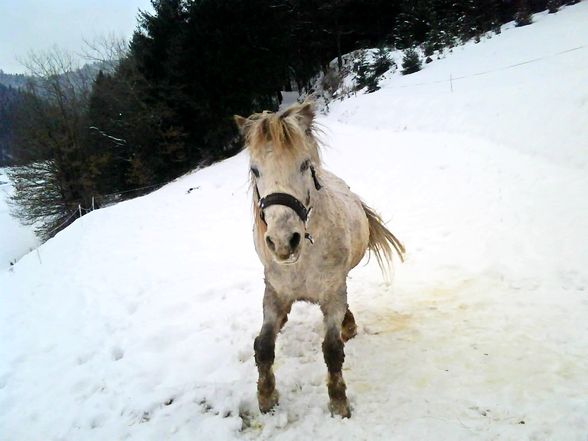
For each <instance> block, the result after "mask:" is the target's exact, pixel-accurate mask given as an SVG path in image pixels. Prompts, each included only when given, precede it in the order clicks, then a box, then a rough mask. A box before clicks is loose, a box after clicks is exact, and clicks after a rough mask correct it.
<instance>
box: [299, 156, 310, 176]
mask: <svg viewBox="0 0 588 441" xmlns="http://www.w3.org/2000/svg"><path fill="white" fill-rule="evenodd" d="M308 167H310V161H309V160H308V159H307V160H306V161H304V162H303V163H302V164H300V173H304V172H305V171H306V170H308Z"/></svg>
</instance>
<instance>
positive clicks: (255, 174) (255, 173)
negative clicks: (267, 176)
mask: <svg viewBox="0 0 588 441" xmlns="http://www.w3.org/2000/svg"><path fill="white" fill-rule="evenodd" d="M251 173H253V175H254V176H255V177H256V178H259V170H258V169H257V167H251Z"/></svg>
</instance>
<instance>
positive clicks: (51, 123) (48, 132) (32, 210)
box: [9, 48, 100, 239]
mask: <svg viewBox="0 0 588 441" xmlns="http://www.w3.org/2000/svg"><path fill="white" fill-rule="evenodd" d="M24 64H25V66H26V67H27V69H28V71H29V74H30V75H31V77H32V79H31V80H30V81H29V83H28V85H27V87H26V92H25V99H24V102H23V104H22V105H21V106H20V109H19V112H18V115H17V124H16V143H18V145H19V146H18V149H17V150H18V151H19V152H20V154H19V156H18V157H17V158H16V159H17V163H18V164H19V166H18V167H15V168H13V169H12V170H11V171H10V172H9V177H10V179H11V180H12V182H13V184H14V188H15V193H14V196H13V197H12V204H13V213H14V214H15V215H16V216H17V217H19V219H20V220H21V221H22V222H23V223H25V224H32V225H35V227H36V232H37V234H38V235H39V236H40V237H41V238H42V239H48V238H49V237H51V236H53V235H54V234H55V233H57V232H58V231H59V230H61V229H62V228H65V226H67V225H68V224H69V223H71V222H73V220H74V219H75V216H73V213H75V212H76V211H77V212H78V213H79V207H84V208H89V207H90V206H91V200H92V194H93V188H92V187H93V177H94V174H95V173H96V170H97V167H96V164H97V163H98V162H99V161H100V155H99V154H98V155H97V154H95V152H89V151H88V150H87V149H86V148H85V137H86V136H87V135H86V134H87V127H88V123H87V108H88V100H89V96H90V91H91V87H92V81H93V77H92V75H91V74H90V73H89V72H87V70H84V69H81V66H80V65H79V63H78V62H77V61H76V60H75V59H74V57H73V56H72V55H71V54H69V53H67V52H64V51H61V50H59V49H57V48H55V49H52V50H51V51H49V52H44V53H31V54H30V55H29V57H28V59H27V60H26V61H25V63H24Z"/></svg>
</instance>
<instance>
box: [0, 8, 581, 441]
mask: <svg viewBox="0 0 588 441" xmlns="http://www.w3.org/2000/svg"><path fill="white" fill-rule="evenodd" d="M587 14H588V3H586V2H582V3H580V4H578V5H576V6H573V7H567V8H564V9H562V10H561V11H560V12H558V13H557V14H555V15H546V14H540V15H537V16H535V21H536V22H535V23H534V24H533V25H531V26H528V27H525V28H521V29H510V30H505V31H503V33H502V34H501V35H499V36H496V37H494V38H492V39H490V40H483V41H482V42H481V43H479V44H473V43H472V44H468V45H466V46H464V47H463V48H457V49H455V50H454V53H453V54H451V55H448V56H447V57H446V58H445V59H442V60H439V61H435V62H434V63H432V64H430V65H427V66H426V68H425V69H424V70H423V71H421V72H419V73H416V74H413V75H410V76H406V77H400V76H392V77H390V79H389V80H386V83H385V84H383V89H382V90H381V91H378V92H376V93H373V94H370V95H359V96H357V97H355V98H351V99H349V100H346V101H343V102H338V103H333V104H331V106H330V109H331V112H330V114H329V115H327V116H325V117H321V119H320V123H321V124H322V125H323V127H324V128H325V132H326V134H325V138H326V140H327V142H328V147H327V148H326V149H325V151H324V159H325V162H326V165H327V167H328V168H329V169H330V170H332V171H334V172H335V173H337V174H338V175H339V176H341V177H343V178H344V179H346V180H347V182H348V183H349V184H350V185H351V187H352V189H353V190H354V191H356V192H357V193H358V194H360V195H362V197H363V198H364V199H365V200H366V201H367V202H368V203H369V204H370V205H372V206H374V207H376V208H377V209H378V210H379V211H380V212H381V213H382V214H383V215H384V217H385V218H386V219H387V220H388V226H389V227H390V229H391V230H392V231H393V232H394V233H395V234H397V235H398V237H400V238H401V239H402V240H403V241H404V243H405V245H406V247H407V250H408V252H409V259H408V261H407V262H406V263H405V264H402V265H401V264H399V263H397V264H396V265H395V274H394V280H393V283H392V284H388V283H385V282H384V281H383V278H382V276H381V274H380V272H379V269H378V267H377V265H376V263H375V261H373V260H372V261H370V262H369V263H367V264H361V265H360V266H359V267H358V268H356V269H355V270H354V271H352V273H351V277H350V278H349V293H350V294H349V296H350V306H351V309H352V311H353V312H354V314H355V316H356V320H357V322H358V326H359V334H358V335H357V337H356V338H355V339H353V340H351V341H350V342H348V344H347V345H346V359H345V366H344V376H345V379H346V381H347V385H348V394H349V397H350V400H351V404H352V412H353V415H352V417H351V418H350V419H348V420H342V419H340V418H331V417H330V415H329V412H328V410H327V401H328V398H327V392H326V386H325V377H326V367H325V366H324V362H323V360H322V353H321V350H320V346H321V345H320V343H321V339H322V322H321V314H320V311H319V310H318V308H317V307H316V306H313V305H308V304H297V305H295V307H294V308H293V311H292V313H291V314H290V320H289V321H288V323H287V324H286V326H285V327H284V329H283V331H282V333H281V334H280V335H279V337H278V341H277V348H276V352H277V353H276V365H275V372H276V378H277V387H278V389H279V391H280V394H281V399H280V405H279V406H278V408H277V409H276V411H275V413H274V414H271V415H261V414H260V413H259V411H258V410H257V406H256V397H255V382H256V369H255V363H254V360H253V339H254V337H255V336H256V334H257V332H258V330H259V326H260V325H261V313H262V311H261V297H262V292H263V279H262V267H261V265H260V263H259V261H258V260H257V256H256V255H255V252H254V250H253V246H252V238H251V210H250V194H249V191H248V185H247V157H246V155H245V154H244V153H242V154H239V155H237V156H236V157H233V158H231V159H229V160H226V161H223V162H221V163H218V164H215V165H213V166H211V167H208V168H206V169H203V170H200V171H197V172H194V173H192V174H189V175H187V176H185V177H182V178H181V179H178V180H177V181H175V182H173V183H171V184H169V185H167V186H165V187H164V188H162V189H160V190H159V191H157V192H154V193H152V194H151V195H148V196H145V197H141V198H137V199H134V200H132V201H128V202H124V203H120V204H118V205H115V206H112V207H108V208H104V209H101V210H97V211H94V212H92V213H90V214H88V215H86V216H84V217H83V218H81V219H78V220H76V221H75V222H74V223H73V224H72V225H71V226H70V227H68V228H67V229H66V230H64V231H63V232H61V233H59V234H58V235H57V236H56V237H55V238H53V239H51V240H49V241H48V242H47V243H45V244H44V245H42V246H41V247H40V248H39V249H38V253H37V252H33V253H30V254H28V255H26V256H25V257H23V258H22V259H21V260H20V261H19V262H18V263H17V264H16V265H15V266H14V268H13V271H4V272H2V273H0V302H1V306H0V341H1V342H2V343H1V345H0V439H8V440H37V439H38V440H41V439H42V440H74V439H83V440H88V441H91V440H105V439H106V440H114V439H117V440H118V439H121V440H122V439H128V440H161V439H174V440H194V439H213V440H235V439H246V440H248V439H256V440H257V439H272V440H274V439H275V440H300V439H318V440H322V439H346V440H379V439H381V440H406V439H411V440H413V439H419V440H437V439H450V440H490V439H493V440H517V441H521V440H546V439H550V440H558V441H560V440H562V441H567V440H570V441H571V440H574V441H585V440H586V438H587V437H588V393H587V391H588V376H587V375H586V372H588V320H587V317H588V314H587V313H588V293H587V291H588V269H587V268H588V250H587V248H586V246H585V240H586V237H588V199H587V198H586V197H585V193H586V190H587V189H588V174H587V173H586V151H587V150H586V147H588V145H587V142H588V124H585V122H586V119H585V118H586V105H587V103H588V100H587V99H586V97H587V96H588V95H587V94H588V88H587V86H586V84H585V83H580V78H581V77H582V76H584V78H586V71H587V69H588V57H587V56H586V49H578V50H576V51H573V52H569V53H566V54H563V55H560V56H559V55H558V56H552V57H550V58H548V59H546V60H542V61H537V62H534V63H529V64H526V65H523V66H519V67H516V68H511V69H505V70H501V71H499V72H494V73H492V74H487V75H480V76H477V77H472V78H468V79H463V80H460V81H456V82H455V83H454V91H453V93H452V92H451V91H450V90H449V84H448V83H435V84H429V85H427V86H415V84H420V83H433V82H434V81H440V80H444V79H446V78H447V77H448V76H449V75H448V74H449V73H452V74H453V75H455V76H456V77H458V76H463V75H469V74H471V73H476V72H481V71H484V70H486V69H488V68H492V67H497V66H506V65H510V64H515V63H517V62H521V61H525V60H527V59H529V58H539V57H544V56H545V57H546V56H550V55H552V54H553V53H556V52H561V51H564V50H567V49H569V48H571V47H577V46H581V45H582V44H585V42H586V41H588V26H585V22H586V17H587ZM547 41H548V42H549V44H548V45H545V46H544V45H543V43H544V42H547ZM404 86H406V87H404ZM409 86H411V87H409ZM412 86H414V87H412ZM552 123H553V124H552ZM190 188H194V190H192V191H190V192H188V190H189V189H190ZM3 240H4V239H3ZM366 262H367V259H366Z"/></svg>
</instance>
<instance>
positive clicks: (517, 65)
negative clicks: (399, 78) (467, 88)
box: [397, 45, 588, 89]
mask: <svg viewBox="0 0 588 441" xmlns="http://www.w3.org/2000/svg"><path fill="white" fill-rule="evenodd" d="M586 47H588V46H586V45H582V46H577V47H573V48H571V49H566V50H563V51H559V52H555V53H553V54H550V55H546V56H543V57H537V58H531V59H529V60H525V61H521V62H519V63H515V64H509V65H507V66H501V67H497V68H496V69H489V70H485V71H481V72H476V73H473V74H469V75H461V76H456V77H454V76H453V75H452V74H450V75H449V78H448V79H443V80H435V81H426V82H422V83H413V84H405V85H403V86H397V88H399V89H404V88H410V87H419V86H428V85H432V84H442V83H450V84H451V85H452V83H453V82H454V81H459V80H464V79H467V78H474V77H479V76H483V75H489V74H493V73H496V72H502V71H505V70H509V69H514V68H516V67H520V66H524V65H527V64H531V63H536V62H539V61H543V60H548V59H550V58H554V57H558V56H560V55H564V54H567V53H570V52H574V51H577V50H580V49H585V48H586Z"/></svg>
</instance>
